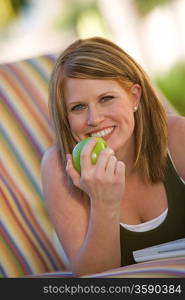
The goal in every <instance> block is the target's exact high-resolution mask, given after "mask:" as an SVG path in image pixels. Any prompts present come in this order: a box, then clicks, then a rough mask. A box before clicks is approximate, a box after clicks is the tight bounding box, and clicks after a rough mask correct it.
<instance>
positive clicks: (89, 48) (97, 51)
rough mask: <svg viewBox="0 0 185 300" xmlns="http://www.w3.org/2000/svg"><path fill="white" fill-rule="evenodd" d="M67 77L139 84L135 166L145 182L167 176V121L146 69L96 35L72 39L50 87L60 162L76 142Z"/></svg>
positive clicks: (135, 116)
mask: <svg viewBox="0 0 185 300" xmlns="http://www.w3.org/2000/svg"><path fill="white" fill-rule="evenodd" d="M65 78H82V79H112V80H117V81H118V82H119V83H121V85H122V86H123V87H124V88H127V89H128V88H129V87H131V86H132V85H133V84H136V83H137V84H139V85H140V86H141V89H142V95H141V99H140V103H139V106H138V110H137V111H136V112H135V113H134V118H135V128H134V135H135V146H136V149H135V150H136V158H135V168H137V169H138V170H140V172H141V174H142V176H143V179H144V180H145V181H146V182H153V183H154V182H158V181H160V180H163V179H164V172H165V166H166V157H167V124H166V114H165V110H164V108H163V105H162V104H161V103H160V101H159V99H158V97H157V95H156V93H155V91H154V89H153V88H152V86H151V83H150V80H149V79H148V77H147V75H146V73H145V72H144V71H143V69H142V68H141V67H140V66H139V65H138V64H137V63H136V62H135V61H134V60H133V58H132V57H131V56H130V55H128V54H127V53H126V52H125V51H124V50H123V49H121V48H120V47H118V46H117V45H115V44H114V43H112V42H111V41H109V40H106V39H104V38H100V37H93V38H88V39H84V40H77V41H75V42H74V43H72V44H71V45H70V46H69V47H68V48H67V49H66V50H65V51H64V52H63V53H62V54H61V55H60V56H59V57H58V59H57V61H56V64H55V66H54V69H53V72H52V76H51V81H50V87H49V107H50V111H51V116H52V120H53V125H54V130H55V133H56V143H57V145H58V149H59V154H60V158H61V162H62V163H63V164H64V165H65V162H66V153H71V152H72V149H73V147H74V145H75V144H76V142H75V140H74V138H73V136H72V134H71V131H70V125H69V122H68V118H67V110H66V106H65V100H64V95H63V87H64V80H65Z"/></svg>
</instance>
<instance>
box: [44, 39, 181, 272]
mask: <svg viewBox="0 0 185 300" xmlns="http://www.w3.org/2000/svg"><path fill="white" fill-rule="evenodd" d="M49 105H50V111H51V117H52V120H53V125H54V130H55V134H56V144H55V145H54V146H53V147H52V148H50V149H49V150H48V151H47V152H46V153H45V155H44V157H43V160H42V183H43V190H44V195H45V198H46V201H47V204H48V211H49V214H50V216H51V220H52V221H53V224H54V226H55V229H56V232H57V234H58V237H59V239H60V241H61V243H62V245H63V247H64V250H65V252H66V254H67V256H68V258H69V261H70V264H71V268H72V271H73V272H74V273H76V274H77V275H84V274H89V273H95V272H96V273H97V272H103V271H104V270H108V269H112V268H117V267H119V266H120V265H128V264H133V263H134V257H133V251H136V250H138V249H142V248H145V247H150V246H153V245H156V244H160V243H164V242H168V241H170V240H175V239H179V238H183V237H185V230H184V228H185V201H184V199H185V186H184V183H183V181H182V180H181V179H185V159H184V149H185V138H184V130H185V120H184V118H183V117H179V116H168V115H166V112H165V110H164V108H163V105H162V104H161V102H160V100H159V99H158V97H157V95H156V93H155V91H154V89H153V87H152V85H151V83H150V80H149V79H148V77H147V75H146V73H145V72H144V71H143V70H142V68H141V67H140V66H139V65H138V64H137V63H136V62H135V61H134V60H133V59H132V58H131V57H130V56H129V55H128V54H127V53H126V52H125V51H124V50H123V49H121V48H119V47H118V46H117V45H115V44H114V43H112V42H111V41H108V40H105V39H103V38H99V37H94V38H89V39H85V40H78V41H76V42H74V43H73V44H72V45H70V46H69V47H68V48H67V49H66V50H65V51H64V52H63V53H62V54H61V55H60V56H59V58H58V60H57V62H56V64H55V67H54V69H53V73H52V76H51V81H50V96H49ZM89 137H96V138H97V137H101V138H103V139H104V140H105V141H106V143H107V145H108V147H107V148H106V149H103V150H101V152H100V154H99V157H98V159H97V162H96V164H92V162H91V153H92V150H93V148H94V146H95V144H96V139H95V138H92V139H89V141H88V142H87V143H86V144H85V145H84V147H83V149H82V151H81V154H80V168H81V173H80V174H79V173H78V172H77V170H76V169H75V168H74V166H73V163H72V156H71V153H72V151H73V148H74V146H75V145H76V144H77V143H78V142H80V141H81V140H84V139H86V138H89ZM176 216H178V218H176ZM154 220H155V224H154ZM156 220H157V221H156ZM138 224H140V226H139V228H140V231H139V232H137V227H138ZM149 224H151V226H152V227H150V226H149ZM146 225H147V226H146Z"/></svg>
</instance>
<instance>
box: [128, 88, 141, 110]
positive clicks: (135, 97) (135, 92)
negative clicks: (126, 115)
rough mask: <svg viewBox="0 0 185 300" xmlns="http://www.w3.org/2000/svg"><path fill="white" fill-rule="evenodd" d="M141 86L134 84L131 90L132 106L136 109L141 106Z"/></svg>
mask: <svg viewBox="0 0 185 300" xmlns="http://www.w3.org/2000/svg"><path fill="white" fill-rule="evenodd" d="M141 92H142V90H141V86H140V85H139V84H137V83H135V84H133V86H132V87H131V89H130V93H131V96H132V102H133V103H132V104H133V106H134V107H137V106H138V105H139V101H140V98H141Z"/></svg>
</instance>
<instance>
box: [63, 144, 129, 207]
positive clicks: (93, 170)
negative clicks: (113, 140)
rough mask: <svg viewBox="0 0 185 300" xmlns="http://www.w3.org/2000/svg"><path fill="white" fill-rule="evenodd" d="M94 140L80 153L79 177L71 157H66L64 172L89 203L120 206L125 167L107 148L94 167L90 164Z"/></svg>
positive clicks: (101, 153)
mask: <svg viewBox="0 0 185 300" xmlns="http://www.w3.org/2000/svg"><path fill="white" fill-rule="evenodd" d="M95 144H96V139H91V140H90V141H89V142H88V143H87V144H86V145H85V146H84V148H83V150H82V152H81V176H80V175H79V173H78V172H77V171H76V170H75V169H74V167H73V164H72V157H71V155H69V154H68V155H67V166H66V171H67V173H68V175H69V176H70V177H71V179H72V181H73V184H74V185H75V186H77V187H78V188H80V189H81V190H83V191H84V192H85V193H86V194H88V196H89V198H90V199H91V201H93V202H96V201H98V203H104V201H105V202H106V205H109V206H111V207H112V206H115V205H117V204H118V205H120V202H121V200H122V198H123V194H124V186H125V165H124V163H123V162H121V161H118V160H117V158H116V157H115V155H114V151H113V150H112V149H111V148H109V147H107V148H106V149H103V150H102V151H101V152H100V155H99V157H98V160H97V163H96V165H93V164H92V162H91V152H92V149H93V147H94V145H95Z"/></svg>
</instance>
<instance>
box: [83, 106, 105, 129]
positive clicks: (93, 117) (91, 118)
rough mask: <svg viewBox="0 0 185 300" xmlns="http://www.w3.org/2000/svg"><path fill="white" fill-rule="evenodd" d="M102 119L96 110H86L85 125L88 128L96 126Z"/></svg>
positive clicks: (99, 112)
mask: <svg viewBox="0 0 185 300" xmlns="http://www.w3.org/2000/svg"><path fill="white" fill-rule="evenodd" d="M103 119H104V117H103V115H102V113H101V111H100V110H99V109H96V108H91V109H89V110H88V117H87V124H88V125H89V126H97V125H98V124H99V123H100V122H102V121H103Z"/></svg>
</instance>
